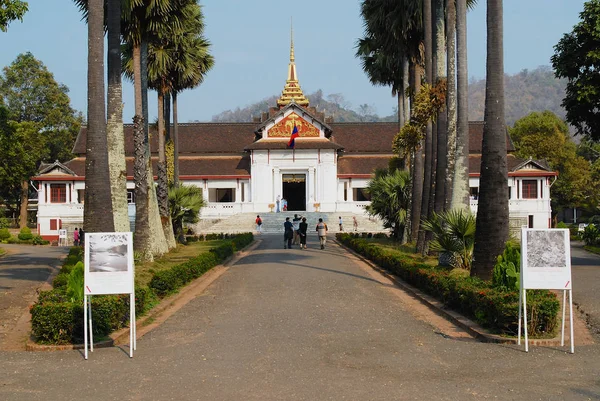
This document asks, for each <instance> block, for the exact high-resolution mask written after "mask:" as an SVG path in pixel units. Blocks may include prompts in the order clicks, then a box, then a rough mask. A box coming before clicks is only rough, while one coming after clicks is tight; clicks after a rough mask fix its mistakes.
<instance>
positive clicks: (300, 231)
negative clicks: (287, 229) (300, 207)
mask: <svg viewBox="0 0 600 401" xmlns="http://www.w3.org/2000/svg"><path fill="white" fill-rule="evenodd" d="M298 227H299V228H298V236H299V237H300V249H302V248H303V247H304V249H306V232H307V231H308V223H307V222H306V217H303V218H302V222H301V223H300V224H299V225H298Z"/></svg>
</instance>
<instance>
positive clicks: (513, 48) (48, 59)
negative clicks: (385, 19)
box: [0, 0, 584, 122]
mask: <svg viewBox="0 0 600 401" xmlns="http://www.w3.org/2000/svg"><path fill="white" fill-rule="evenodd" d="M28 2H29V12H28V13H27V14H26V15H25V18H24V20H23V22H22V23H21V22H18V21H17V22H13V23H12V24H11V25H10V26H9V29H8V32H7V33H2V32H0V49H1V51H0V67H5V66H7V65H9V64H10V63H11V62H12V61H13V60H14V59H15V58H16V57H17V55H18V54H20V53H23V52H26V51H30V52H31V53H32V54H33V55H34V56H35V57H36V58H38V59H40V60H41V61H42V62H43V63H44V64H45V65H46V66H47V67H48V69H49V70H50V71H51V72H52V73H53V74H54V76H55V79H56V80H57V81H59V82H61V83H63V84H65V85H67V87H68V88H69V89H70V96H71V102H72V106H73V107H74V108H75V109H77V110H80V111H82V112H84V114H85V109H86V96H87V95H86V85H87V84H86V63H87V27H86V25H85V24H84V23H83V22H82V21H81V16H80V13H79V11H78V10H77V7H76V6H75V5H74V3H73V2H72V1H71V0H28ZM200 3H201V4H202V5H203V9H204V16H205V23H206V30H205V34H206V37H207V38H208V39H209V40H210V42H211V43H212V54H213V55H214V57H215V61H216V62H215V67H214V69H213V70H212V71H210V72H209V73H208V75H207V76H206V79H205V82H204V83H203V84H202V85H201V86H200V87H198V88H197V89H195V90H192V91H186V92H184V93H182V94H181V95H180V97H179V119H180V121H181V122H186V121H193V120H198V121H210V119H211V117H212V116H213V115H215V114H218V113H220V112H222V111H225V110H228V109H235V108H236V107H244V106H246V105H249V104H252V103H254V102H256V101H259V100H261V99H264V98H266V97H269V96H272V95H275V94H279V93H280V92H281V90H282V89H283V86H284V84H285V79H286V74H287V64H288V61H289V46H290V17H293V23H294V47H295V54H296V66H297V70H298V77H299V80H300V84H301V86H302V89H303V90H304V93H306V94H309V93H312V92H314V91H316V90H318V89H321V90H323V93H324V94H325V95H329V94H333V93H340V94H342V95H343V96H344V97H345V99H346V100H347V101H348V103H349V104H350V106H351V107H352V108H355V109H356V108H358V106H359V105H361V104H365V103H366V104H369V105H370V106H372V107H373V108H374V109H375V111H376V113H377V114H379V115H381V116H384V115H389V114H391V113H392V111H393V108H394V106H395V104H396V101H395V100H394V98H392V97H391V93H390V90H389V88H387V87H373V86H372V85H371V84H370V83H369V80H368V78H367V76H366V75H365V74H364V72H363V71H362V69H361V66H360V61H359V60H358V59H356V58H355V57H354V53H355V45H356V41H357V39H358V38H359V37H361V36H362V35H363V25H362V19H361V18H360V1H359V0H303V1H297V2H289V1H285V2H283V1H277V0H252V1H247V0H204V1H200ZM583 3H584V0H525V1H522V0H521V1H518V0H505V1H504V35H505V41H504V46H505V59H504V62H505V71H506V72H507V73H511V74H513V73H516V72H519V71H521V70H522V69H534V68H536V67H538V66H540V65H549V64H550V61H549V58H550V56H551V55H552V54H553V46H554V45H555V44H556V43H557V42H558V40H559V39H560V38H561V37H562V35H563V34H564V33H566V32H570V31H571V29H572V27H573V25H575V24H576V23H577V22H578V17H579V13H580V12H581V11H582V10H583ZM485 19H486V17H485V0H479V1H478V5H477V6H476V7H475V9H473V10H472V11H470V12H469V15H468V50H469V54H468V57H469V76H471V77H476V78H483V77H484V76H485V48H486V43H485V36H486V30H485ZM123 101H124V103H125V109H124V112H123V118H124V120H125V122H131V118H132V116H133V88H132V87H131V85H130V84H126V85H125V86H124V88H123ZM150 114H151V120H153V119H154V118H155V116H156V94H155V93H153V92H151V93H150Z"/></svg>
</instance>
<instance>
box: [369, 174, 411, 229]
mask: <svg viewBox="0 0 600 401" xmlns="http://www.w3.org/2000/svg"><path fill="white" fill-rule="evenodd" d="M367 188H368V191H369V193H370V194H371V204H370V205H369V206H367V212H368V213H369V214H371V215H373V216H379V217H380V218H381V220H382V221H383V225H384V227H386V228H392V233H393V236H394V238H396V239H398V240H403V238H402V237H403V235H404V231H405V227H406V223H407V217H408V210H409V207H410V188H411V181H410V173H409V172H408V171H406V170H394V171H391V172H390V171H388V170H383V169H380V170H377V171H376V172H375V177H374V178H373V179H372V180H371V181H369V184H368V186H367Z"/></svg>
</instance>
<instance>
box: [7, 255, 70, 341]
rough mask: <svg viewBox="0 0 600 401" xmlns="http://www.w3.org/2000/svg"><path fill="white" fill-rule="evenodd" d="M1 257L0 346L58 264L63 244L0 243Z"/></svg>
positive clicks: (59, 264) (58, 266) (59, 263)
mask: <svg viewBox="0 0 600 401" xmlns="http://www.w3.org/2000/svg"><path fill="white" fill-rule="evenodd" d="M0 247H2V248H4V249H6V250H7V251H8V254H7V255H5V256H3V257H0V348H1V346H2V344H3V343H4V341H5V339H6V336H7V333H8V332H9V331H11V330H12V329H13V328H14V327H15V324H16V322H17V321H18V320H19V318H21V316H23V314H24V313H26V312H27V310H28V309H27V308H28V306H29V304H31V303H32V302H33V301H35V299H36V297H37V294H36V290H37V289H38V288H39V287H40V286H41V285H42V284H43V283H44V282H46V280H47V279H48V277H49V276H50V274H52V273H53V272H55V271H57V270H59V269H60V267H61V258H62V257H63V256H65V255H66V254H67V253H68V248H66V247H61V248H59V247H49V246H30V245H9V244H2V245H0Z"/></svg>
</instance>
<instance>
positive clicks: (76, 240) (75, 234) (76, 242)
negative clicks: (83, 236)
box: [73, 227, 79, 246]
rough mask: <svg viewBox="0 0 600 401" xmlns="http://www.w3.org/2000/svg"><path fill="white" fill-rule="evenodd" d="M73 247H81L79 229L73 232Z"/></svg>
mask: <svg viewBox="0 0 600 401" xmlns="http://www.w3.org/2000/svg"><path fill="white" fill-rule="evenodd" d="M73 246H79V229H78V228H77V227H75V231H73Z"/></svg>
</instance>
